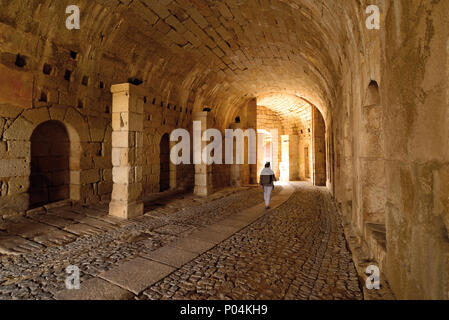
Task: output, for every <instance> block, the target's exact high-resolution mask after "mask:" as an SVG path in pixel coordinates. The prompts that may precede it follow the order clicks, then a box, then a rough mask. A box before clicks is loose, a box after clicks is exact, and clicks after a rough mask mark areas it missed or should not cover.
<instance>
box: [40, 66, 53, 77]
mask: <svg viewBox="0 0 449 320" xmlns="http://www.w3.org/2000/svg"><path fill="white" fill-rule="evenodd" d="M52 71H53V67H52V66H51V64H48V63H46V64H44V68H43V69H42V72H43V73H44V74H46V75H47V76H49V75H51V72H52Z"/></svg>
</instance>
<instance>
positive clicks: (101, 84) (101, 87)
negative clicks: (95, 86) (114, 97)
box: [100, 81, 104, 89]
mask: <svg viewBox="0 0 449 320" xmlns="http://www.w3.org/2000/svg"><path fill="white" fill-rule="evenodd" d="M100 89H104V83H103V82H101V81H100Z"/></svg>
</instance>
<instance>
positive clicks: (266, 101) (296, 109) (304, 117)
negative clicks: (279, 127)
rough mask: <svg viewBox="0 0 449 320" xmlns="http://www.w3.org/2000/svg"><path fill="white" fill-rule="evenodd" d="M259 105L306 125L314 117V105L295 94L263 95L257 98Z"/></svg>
mask: <svg viewBox="0 0 449 320" xmlns="http://www.w3.org/2000/svg"><path fill="white" fill-rule="evenodd" d="M257 105H258V106H263V107H266V108H269V109H271V110H272V111H274V112H276V114H278V115H279V116H280V117H282V118H284V119H288V120H291V121H295V122H299V123H301V125H302V126H304V127H305V126H307V123H308V122H309V121H310V120H311V119H312V105H311V104H310V103H309V102H307V101H306V100H304V99H302V98H300V97H298V96H295V95H289V94H282V93H277V94H276V93H275V94H265V95H261V96H259V97H258V98H257Z"/></svg>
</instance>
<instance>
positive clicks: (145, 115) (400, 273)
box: [0, 0, 449, 299]
mask: <svg viewBox="0 0 449 320" xmlns="http://www.w3.org/2000/svg"><path fill="white" fill-rule="evenodd" d="M74 2H76V3H71V2H70V1H66V0H18V1H11V0H2V1H1V2H0V267H1V268H0V298H3V299H9V298H19V299H20V298H22V299H28V298H33V297H37V298H44V299H45V298H49V299H53V298H61V299H64V298H70V297H71V296H70V292H66V291H64V281H63V280H62V281H59V280H58V279H60V278H61V277H62V276H61V274H62V275H64V270H65V268H66V267H67V265H66V264H64V262H63V261H62V260H60V257H61V256H62V255H64V256H67V255H68V256H70V257H72V258H70V259H69V260H71V261H72V262H70V264H74V265H77V262H76V261H79V267H80V268H81V271H82V276H81V280H82V281H81V284H82V285H83V284H84V283H85V286H84V287H85V288H87V289H86V290H87V291H89V290H88V289H89V288H98V287H100V288H104V290H103V293H104V294H107V295H106V296H103V298H117V297H118V298H121V299H129V298H133V297H134V298H142V299H145V298H150V299H153V298H155V299H157V298H182V297H188V298H191V299H205V298H210V297H217V298H220V299H222V298H234V299H259V298H260V299H263V298H265V299H267V298H268V299H312V298H318V299H339V298H345V299H362V298H369V297H371V298H373V299H374V298H378V299H382V298H385V299H388V298H393V297H394V298H396V299H449V108H448V102H449V80H448V79H449V19H448V18H447V15H444V14H441V13H444V12H449V2H448V1H430V0H424V1H418V0H394V1H392V0H373V1H366V0H360V1H337V0H326V1H325V0H316V1H315V0H314V1H310V0H289V1H287V0H245V1H243V0H224V1H212V0H120V1H116V0H108V1H105V0H89V1H88V0H77V1H74ZM73 4H75V5H76V6H77V7H78V8H79V14H80V24H79V28H68V25H67V21H68V19H71V13H69V12H67V11H66V8H67V7H68V6H70V5H73ZM373 6H374V7H375V8H378V10H379V12H378V13H379V21H378V26H377V27H372V26H371V27H370V23H369V22H370V17H371V16H372V14H376V11H375V10H374V9H373V10H374V11H372V12H370V11H369V10H368V9H369V8H373ZM373 12H374V13H373ZM72 14H74V15H75V16H76V12H75V13H73V12H72ZM73 19H76V17H75V18H73ZM194 123H200V124H201V125H202V126H201V131H200V132H199V134H200V136H201V134H202V133H203V132H204V131H205V130H206V129H215V131H214V132H218V133H220V134H221V136H223V137H224V136H225V132H226V130H229V129H234V130H235V129H242V130H249V129H251V130H253V131H254V132H255V133H256V137H257V143H256V144H257V148H255V149H256V151H254V152H253V154H251V150H252V149H251V143H250V139H249V137H248V139H245V140H244V143H243V145H242V149H243V150H244V153H245V156H244V162H243V163H240V164H229V163H226V162H225V161H223V162H222V163H213V164H208V163H204V162H201V161H200V162H199V163H195V162H194V161H193V158H195V152H196V151H195V150H193V149H194V148H195V143H194V142H192V143H189V148H190V149H192V150H191V151H192V152H190V156H188V157H187V160H189V161H185V162H183V163H181V164H174V163H173V161H170V159H171V152H172V150H173V147H174V146H175V145H176V143H177V142H179V140H177V139H173V137H172V133H173V132H174V131H175V130H177V129H184V130H185V132H188V133H189V134H190V135H191V136H194V135H195V132H196V131H195V130H196V129H195V125H194ZM209 141H212V140H211V139H210V140H208V139H206V140H204V139H202V140H201V141H199V142H198V143H199V146H202V147H204V146H205V145H206V144H207V142H209ZM213 142H214V143H215V145H216V146H218V145H219V146H221V147H222V149H223V150H225V143H224V142H223V143H222V145H221V144H220V142H219V141H215V139H214V141H213ZM252 147H254V146H252ZM217 148H218V147H217ZM250 149H251V150H250ZM253 149H254V148H253ZM216 151H217V150H214V152H216ZM234 151H235V149H234ZM251 155H253V156H254V158H255V161H254V163H250V161H249V159H250V158H251ZM223 159H224V156H223ZM267 162H270V164H271V167H272V169H273V171H274V173H275V176H276V178H277V180H279V181H278V183H277V186H276V187H275V191H274V194H273V205H272V211H270V212H268V213H267V212H266V211H264V210H256V209H258V208H259V207H260V206H261V204H262V201H263V200H262V191H261V190H260V188H259V187H258V183H259V174H260V172H261V170H262V169H263V167H264V165H265V163H267ZM259 209H260V208H259ZM231 214H232V215H231ZM245 214H247V216H245ZM234 215H235V216H234ZM239 215H244V217H239ZM256 218H257V219H256ZM270 224H271V225H272V226H273V228H269V229H264V228H266V227H267V226H270ZM201 232H202V233H201ZM243 233H246V235H251V236H245V235H244V234H243ZM223 234H225V235H226V236H223V237H222V238H220V237H218V235H223ZM114 237H115V238H114ZM191 237H193V238H191ZM217 237H218V238H217ZM251 237H255V238H257V237H266V238H264V239H265V240H266V241H267V246H266V248H265V250H266V252H265V253H264V252H263V251H264V250H263V249H262V248H259V249H260V250H261V251H258V250H259V249H258V245H260V244H258V242H257V241H255V242H254V243H253V242H251V241H250V240H248V239H252V238H251ZM80 239H87V240H85V242H82V241H81V242H80ZM111 239H115V240H114V242H113V243H115V244H117V243H118V244H119V245H110V246H109V247H107V248H106V247H104V246H103V245H104V243H108V241H112V240H111ZM183 239H184V240H183ZM189 239H190V240H189ZM292 239H294V240H292ZM311 239H313V240H311ZM265 240H264V241H265ZM83 241H84V240H83ZM89 241H90V242H89ZM183 241H184V242H183ZM248 241H249V242H248ZM321 241H323V243H326V247H320V246H318V245H317V244H318V243H321ZM111 243H112V242H111ZM173 243H175V244H176V245H174V244H173ZM275 243H278V244H282V245H276V244H275ZM207 244H209V245H210V244H213V246H212V245H210V246H208V245H207ZM167 248H168V249H167ZM170 248H171V249H170ZM198 248H201V249H198ZM227 248H232V250H231V249H229V250H230V251H232V252H233V250H236V251H238V252H240V253H241V252H243V253H244V254H243V255H244V256H248V257H252V259H253V261H259V262H260V263H259V266H262V265H265V263H267V262H268V261H271V263H272V264H273V265H277V264H279V266H278V267H279V270H283V265H287V266H290V268H291V269H290V270H296V271H295V272H294V274H291V275H290V274H289V272H284V273H280V274H276V275H273V274H270V273H269V272H268V271H267V270H272V269H273V268H270V266H267V269H266V270H262V271H261V270H258V266H257V265H255V264H254V263H253V262H251V261H250V260H248V261H246V260H244V259H243V258H242V259H243V260H241V261H240V260H238V259H237V260H235V259H234V258H235V257H234V258H232V256H231V257H228V256H226V257H225V258H223V257H224V256H223V252H225V251H226V250H227ZM169 249H170V250H169ZM108 250H112V251H108ZM229 250H228V251H229ZM270 250H271V251H270ZM45 252H51V254H52V255H53V258H49V257H48V254H50V253H48V254H45ZM268 252H270V255H268ZM286 252H288V254H287V253H286ZM321 252H323V253H322V254H321ZM71 255H73V256H71ZM31 256H32V257H33V259H28V258H27V257H31ZM43 256H45V257H46V258H45V259H44V258H42V257H43ZM237 256H242V255H239V254H237ZM175 258H176V259H175ZM178 258H179V259H178ZM276 258H278V260H276ZM39 259H43V260H39ZM98 259H100V260H102V261H103V262H102V263H103V264H101V263H100V265H96V263H97V262H96V261H97V260H98ZM130 259H134V260H130ZM233 259H234V260H233ZM218 260H220V261H222V260H223V261H225V262H224V264H225V265H227V263H229V265H231V266H234V267H230V269H224V270H222V268H221V267H218V266H217V263H218V262H217V261H218ZM30 261H35V262H34V263H35V264H34V265H33V262H30ZM42 261H48V263H53V267H54V269H55V270H58V272H59V275H53V274H52V275H48V276H49V277H50V278H51V279H54V281H55V283H58V284H56V285H54V286H49V285H47V284H42V283H41V282H40V281H41V280H40V279H41V278H40V277H42V269H41V268H42V266H41V263H42ZM81 261H92V263H91V264H90V265H89V263H86V264H82V265H81ZM179 261H182V263H181V262H179ZM280 261H283V262H282V263H280ZM314 261H319V264H318V263H315V262H314ZM290 264H291V265H290ZM192 265H194V266H196V267H195V268H197V269H198V270H203V273H201V272H200V273H201V274H200V275H197V274H189V272H190V271H189V270H191V268H190V267H192ZM218 265H220V263H218ZM369 265H374V266H376V267H377V268H378V269H379V270H380V275H381V283H382V289H381V290H377V291H376V290H374V291H370V290H366V288H364V286H365V283H364V281H365V278H366V277H367V276H368V275H366V274H365V269H366V268H367V267H368V266H369ZM186 266H187V267H186ZM189 266H190V267H189ZM211 266H215V267H214V268H215V269H219V272H218V271H210V274H209V273H208V272H209V271H208V270H209V269H210V268H211ZM237 266H240V267H241V268H244V270H246V271H245V272H247V274H248V279H238V277H239V275H238V274H239V271H240V274H241V273H242V272H241V271H242V270H243V269H242V270H239V269H238V267H237ZM148 268H150V269H152V270H156V271H157V272H156V271H155V273H154V274H159V275H160V276H159V278H157V279H153V278H151V279H147V280H148V282H147V283H146V284H147V285H146V286H143V287H140V286H139V285H138V284H135V283H133V281H132V278H133V275H132V274H128V273H130V272H131V271H132V270H134V271H135V272H137V273H138V272H141V270H144V269H145V270H147V269H148ZM233 268H237V270H235V269H233ZM245 268H246V269H245ZM295 268H296V269H295ZM215 269H214V270H215ZM17 270H19V272H22V271H20V270H23V272H25V273H27V272H28V273H29V274H28V276H27V277H25V278H26V279H34V280H33V281H31V280H20V279H15V280H11V277H13V274H16V273H17ZM130 270H131V271H130ZM139 270H140V271H139ZM230 270H231V271H230ZM232 270H234V271H232ZM256 270H258V272H259V273H258V275H254V276H253V277H252V278H253V279H254V278H258V277H260V279H259V280H260V281H259V284H260V283H263V285H260V287H258V285H257V284H252V283H251V281H252V279H251V276H249V275H250V274H252V272H255V271H256ZM127 272H128V273H127ZM158 272H159V273H158ZM315 273H316V276H315V278H314V279H313V281H311V280H310V281H309V280H306V277H305V274H315ZM223 274H225V275H226V277H225V278H226V279H227V280H223V279H224V278H223V279H222V278H220V277H221V276H220V275H223ZM261 275H263V276H261ZM183 277H185V279H184V278H183ZM276 277H277V278H276ZM13 278H14V277H13ZM125 278H126V279H125ZM179 278H183V279H184V282H186V281H187V282H188V281H190V280H187V279H194V280H195V281H194V280H191V282H189V284H188V285H187V284H184V285H182V284H180V283H177V282H176V281H178V280H176V279H179ZM272 278H273V279H278V281H281V282H282V283H283V281H284V280H285V281H286V282H288V285H286V286H285V288H284V287H283V285H280V284H279V283H277V284H276V283H275V282H271V280H270V279H272ZM7 279H9V280H8V281H7ZM307 279H308V278H307ZM287 280H288V281H287ZM24 281H25V282H26V281H28V282H26V283H24ZM58 281H59V282H58ZM201 281H203V282H204V283H205V284H204V286H205V288H203V287H202V286H201V283H202V282H201ZM32 282H33V283H34V284H33V283H32ZM173 283H175V284H173ZM237 283H241V284H242V283H245V284H242V285H241V286H238V285H237ZM339 283H340V284H341V283H343V287H341V286H339ZM23 287H29V288H34V289H30V290H28V291H26V293H24V292H23V291H21V289H20V288H23ZM172 287H176V288H178V289H176V290H175V289H173V290H172V291H170V290H171V289H170V290H168V289H167V288H172ZM94 291H95V290H94V289H92V290H91V291H89V292H88V293H87V294H86V296H88V297H93V298H95V296H93V292H94ZM373 292H374V293H373Z"/></svg>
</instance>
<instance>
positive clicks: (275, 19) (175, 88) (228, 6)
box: [4, 0, 361, 120]
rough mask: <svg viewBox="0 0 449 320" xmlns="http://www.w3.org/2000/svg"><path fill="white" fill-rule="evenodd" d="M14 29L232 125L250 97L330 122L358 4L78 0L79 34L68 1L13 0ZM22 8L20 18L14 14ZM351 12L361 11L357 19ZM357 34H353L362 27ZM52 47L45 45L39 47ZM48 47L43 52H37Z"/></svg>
mask: <svg viewBox="0 0 449 320" xmlns="http://www.w3.org/2000/svg"><path fill="white" fill-rule="evenodd" d="M4 1H6V2H9V4H7V8H8V9H7V10H9V11H11V12H9V14H14V15H16V16H17V17H18V19H17V21H20V23H17V25H16V26H15V27H16V28H18V29H20V28H22V29H23V30H22V31H25V32H29V33H33V34H35V35H36V37H37V39H38V40H37V42H38V43H36V56H35V57H36V59H45V57H46V56H47V55H50V52H51V51H52V43H54V44H57V45H61V46H64V47H67V48H74V49H76V50H79V52H80V53H81V54H80V59H79V61H78V67H79V68H84V69H85V70H90V71H92V70H95V72H97V73H98V74H102V75H104V76H105V77H106V78H108V79H112V81H114V82H117V83H118V82H125V81H126V80H127V79H128V77H130V76H136V77H140V78H142V79H143V81H144V86H146V87H148V88H149V90H152V91H154V92H156V93H158V94H160V95H161V96H162V98H163V99H165V100H168V101H174V102H175V103H176V102H177V103H179V104H188V103H190V104H192V105H193V106H194V108H195V110H201V109H202V108H203V107H204V106H206V105H207V106H211V107H212V109H213V110H214V112H215V113H216V114H217V116H221V117H223V118H224V119H228V120H229V119H232V118H231V117H233V116H235V115H236V113H238V109H239V108H240V107H241V106H242V104H243V103H245V102H246V101H247V100H248V99H250V98H257V97H263V96H264V95H267V94H273V93H274V94H290V95H296V96H298V97H303V98H305V99H306V100H307V101H310V102H311V103H312V104H313V105H315V106H317V107H318V108H320V109H321V111H322V113H323V115H324V116H325V117H326V115H327V112H328V108H329V107H331V106H332V104H333V102H332V100H333V99H334V97H335V95H336V88H337V86H338V82H339V79H340V71H341V68H342V66H341V65H342V63H348V62H347V60H348V58H347V56H348V55H347V54H346V53H345V51H346V50H347V46H348V42H349V41H354V40H353V39H348V38H350V37H351V36H350V35H351V34H353V33H354V30H349V29H350V28H353V29H354V28H355V27H354V26H356V27H357V23H356V22H351V23H348V21H347V20H348V18H347V17H348V16H355V17H357V16H358V14H357V12H358V11H359V10H360V6H361V4H360V3H358V1H341V0H288V1H287V0H225V1H213V0H172V1H171V0H164V1H161V0H158V1H156V0H126V1H124V0H122V1H116V0H107V1H104V0H79V1H77V2H78V5H79V6H80V8H81V12H82V21H81V24H82V25H81V30H79V31H76V32H73V31H68V30H67V29H66V28H64V27H63V26H64V25H65V19H66V15H64V14H60V13H61V12H62V13H65V8H66V6H67V5H70V4H71V3H69V1H65V0H31V1H11V0H4ZM12 11H15V12H12ZM354 12H355V13H356V14H354ZM355 29H356V28H355ZM42 39H44V40H45V42H44V44H42V45H40V44H39V41H41V40H42ZM40 46H41V47H40Z"/></svg>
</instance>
